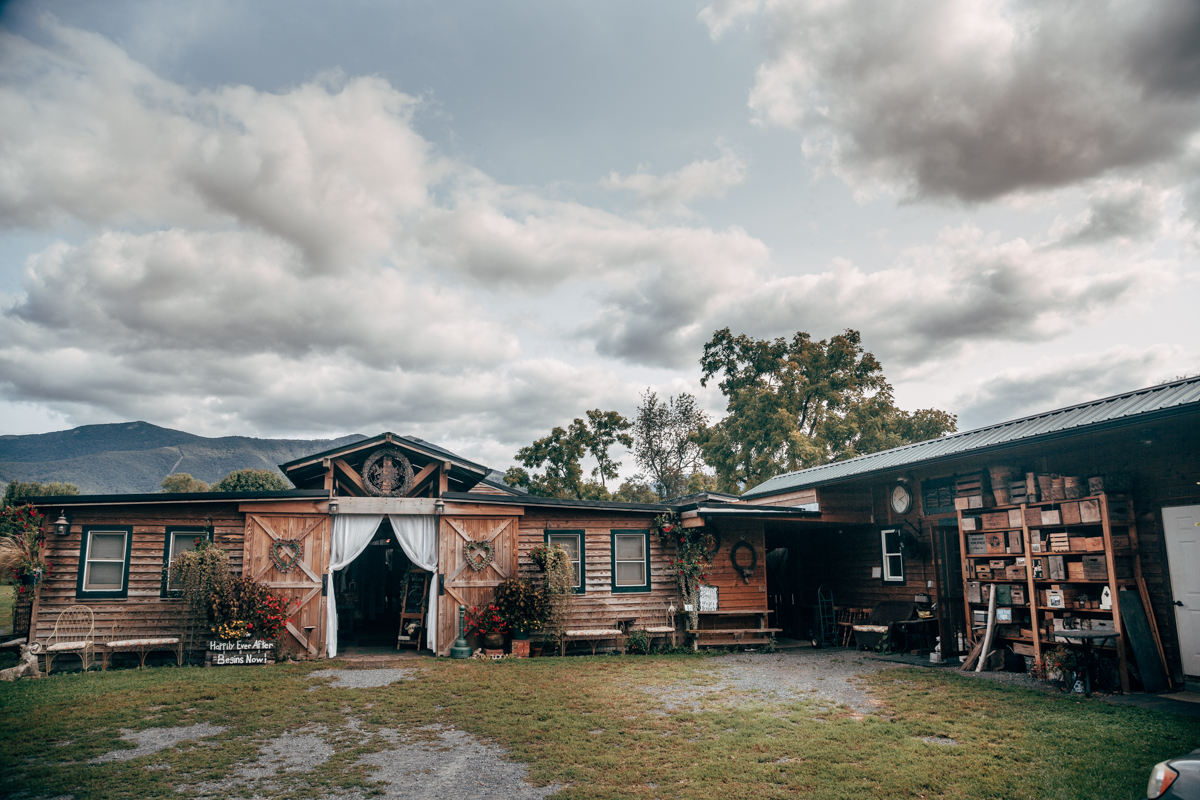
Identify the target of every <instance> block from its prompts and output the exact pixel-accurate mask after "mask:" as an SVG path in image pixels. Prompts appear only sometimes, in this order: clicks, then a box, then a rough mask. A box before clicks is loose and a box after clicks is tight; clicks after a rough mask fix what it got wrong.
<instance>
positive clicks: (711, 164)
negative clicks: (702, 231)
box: [601, 150, 746, 217]
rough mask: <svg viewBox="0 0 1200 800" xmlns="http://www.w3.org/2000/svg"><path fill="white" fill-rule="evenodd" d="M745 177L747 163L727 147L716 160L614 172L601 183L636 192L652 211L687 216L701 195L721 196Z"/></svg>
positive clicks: (613, 187) (610, 187)
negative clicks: (658, 170) (660, 170)
mask: <svg viewBox="0 0 1200 800" xmlns="http://www.w3.org/2000/svg"><path fill="white" fill-rule="evenodd" d="M745 179H746V164H745V163H744V162H743V161H742V160H741V159H740V158H738V157H737V155H735V154H734V153H733V152H731V151H729V150H726V151H725V152H723V153H722V154H721V157H720V158H718V159H716V160H711V159H709V160H704V161H693V162H692V163H690V164H688V165H687V166H685V167H682V168H681V169H679V170H676V171H675V172H672V173H669V174H667V175H661V176H659V175H652V174H650V173H648V172H644V171H642V170H641V169H638V171H637V172H635V173H633V174H632V175H625V176H622V175H620V174H618V173H616V172H613V173H611V174H610V175H609V176H608V177H607V178H605V179H604V180H603V181H601V185H602V186H604V187H606V188H609V189H625V190H628V191H631V192H634V193H635V194H637V196H638V200H639V201H640V202H641V203H642V204H643V206H644V207H645V208H646V209H647V210H649V211H650V212H652V213H653V214H672V215H675V216H681V217H686V216H690V215H691V214H692V210H691V209H689V208H688V203H690V202H692V201H693V200H696V199H698V198H701V197H721V196H722V195H724V194H725V192H726V190H728V189H729V188H730V187H733V186H737V185H738V184H739V183H741V182H742V181H744V180H745Z"/></svg>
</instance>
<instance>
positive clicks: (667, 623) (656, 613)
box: [634, 600, 678, 647]
mask: <svg viewBox="0 0 1200 800" xmlns="http://www.w3.org/2000/svg"><path fill="white" fill-rule="evenodd" d="M634 630H641V631H645V632H646V635H647V636H649V637H650V641H651V642H653V641H654V640H655V639H658V638H664V639H667V638H669V639H670V640H671V646H672V647H675V646H676V642H677V641H678V631H677V630H676V628H675V605H674V604H673V603H668V602H667V601H666V600H659V601H657V602H654V601H651V602H650V603H647V604H646V605H645V606H643V607H642V611H641V615H640V618H639V619H638V621H637V624H636V625H635V626H634Z"/></svg>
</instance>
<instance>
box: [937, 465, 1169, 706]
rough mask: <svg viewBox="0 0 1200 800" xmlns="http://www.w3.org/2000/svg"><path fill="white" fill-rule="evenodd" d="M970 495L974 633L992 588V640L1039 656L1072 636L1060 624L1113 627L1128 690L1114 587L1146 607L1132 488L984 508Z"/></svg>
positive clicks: (965, 565) (966, 558) (962, 514)
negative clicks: (1117, 492) (1134, 594)
mask: <svg viewBox="0 0 1200 800" xmlns="http://www.w3.org/2000/svg"><path fill="white" fill-rule="evenodd" d="M1010 485H1011V484H1010ZM1073 493H1074V492H1073ZM1057 494H1058V492H1053V493H1052V495H1051V496H1054V495H1057ZM976 502H977V505H976V506H975V507H971V508H965V509H964V508H961V507H960V508H959V510H958V528H959V536H960V540H961V547H962V553H963V558H962V572H963V583H964V587H965V591H964V593H963V598H964V603H965V610H966V615H967V621H968V627H969V628H970V629H971V630H972V634H973V635H974V634H976V633H977V632H979V631H980V630H981V629H982V628H983V627H985V626H986V624H987V608H988V601H989V598H990V596H991V594H992V593H993V592H994V593H995V594H996V605H997V627H996V630H995V638H996V639H997V642H998V644H999V645H1009V646H1011V647H1012V648H1013V650H1014V652H1016V653H1018V654H1022V655H1027V656H1032V657H1033V658H1035V659H1036V660H1037V661H1039V662H1040V661H1041V660H1042V656H1043V653H1044V652H1046V651H1048V650H1049V649H1050V648H1052V647H1054V646H1056V645H1057V644H1060V643H1066V642H1067V641H1068V640H1067V639H1066V637H1062V636H1060V635H1059V634H1058V633H1056V631H1059V632H1061V631H1062V630H1064V629H1076V628H1083V629H1092V630H1105V629H1107V630H1112V631H1113V632H1114V639H1113V641H1114V642H1115V645H1114V646H1115V650H1116V655H1117V659H1118V669H1119V672H1120V678H1121V687H1122V689H1123V690H1124V691H1128V690H1129V677H1128V664H1127V661H1126V646H1127V641H1126V638H1125V636H1124V635H1123V633H1122V631H1121V618H1120V614H1119V613H1118V611H1117V608H1118V597H1119V595H1118V592H1119V591H1120V590H1121V588H1127V589H1130V590H1133V591H1137V592H1138V594H1139V595H1140V596H1141V599H1142V603H1143V604H1144V606H1145V607H1146V608H1149V607H1150V602H1149V595H1148V592H1147V590H1146V585H1145V582H1144V581H1143V580H1142V579H1141V570H1140V564H1139V563H1138V560H1137V559H1138V555H1137V529H1136V526H1135V524H1134V515H1133V507H1132V503H1131V500H1130V498H1129V497H1128V496H1127V495H1111V494H1105V493H1103V492H1101V493H1099V494H1095V495H1092V496H1088V497H1082V498H1079V499H1075V500H1065V499H1050V500H1044V501H1042V502H1022V503H1017V504H1011V503H1010V504H1009V505H1006V506H1000V505H997V506H993V507H989V508H986V510H984V509H985V506H984V505H983V503H982V501H976ZM960 505H962V504H960ZM1106 588H1107V589H1108V597H1107V598H1104V589H1106ZM1152 619H1153V618H1152V617H1151V620H1152ZM1151 624H1153V622H1151ZM1155 639H1156V640H1157V639H1158V635H1157V631H1155ZM1160 647H1161V645H1160Z"/></svg>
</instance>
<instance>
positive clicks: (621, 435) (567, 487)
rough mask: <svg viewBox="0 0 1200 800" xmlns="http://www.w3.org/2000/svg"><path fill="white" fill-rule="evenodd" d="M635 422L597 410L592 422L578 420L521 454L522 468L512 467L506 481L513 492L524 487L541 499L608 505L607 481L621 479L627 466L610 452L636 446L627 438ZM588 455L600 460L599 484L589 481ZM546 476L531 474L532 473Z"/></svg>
mask: <svg viewBox="0 0 1200 800" xmlns="http://www.w3.org/2000/svg"><path fill="white" fill-rule="evenodd" d="M630 427H631V426H630V423H629V420H627V419H625V418H624V417H622V416H621V415H620V414H618V413H617V412H615V411H601V410H600V409H598V408H597V409H593V410H592V411H589V412H587V420H586V421H585V420H583V419H581V418H579V417H576V418H575V420H574V421H572V422H571V424H570V425H568V426H567V427H566V428H561V427H555V428H554V429H553V430H551V431H550V434H549V435H548V436H543V437H542V438H541V439H538V440H537V441H535V442H534V443H533V444H531V445H529V446H528V447H522V448H521V449H520V450H518V451H517V461H519V462H521V464H522V465H523V466H522V467H512V468H510V469H509V470H508V472H506V473H505V475H504V480H505V482H506V483H508V484H509V485H510V486H519V487H521V488H523V489H526V490H527V491H528V492H529V493H530V494H532V495H536V496H538V497H561V498H570V499H576V500H607V499H609V498H611V496H612V495H611V494H610V493H609V491H608V488H607V486H606V481H608V480H612V479H614V478H616V477H617V471H618V470H619V469H620V467H621V462H619V461H613V460H612V457H611V456H610V455H609V449H610V448H611V447H612V446H613V445H614V444H616V443H618V442H619V443H620V444H622V445H624V446H625V447H632V446H633V438H632V437H631V436H630V435H629V434H628V433H626V431H627V430H629V428H630ZM584 455H591V456H592V458H594V459H595V460H596V467H595V468H594V469H593V470H592V473H591V474H592V478H593V480H588V481H585V480H584V478H583V466H582V464H581V463H580V462H581V461H582V459H583V457H584ZM539 469H540V470H541V472H531V470H539Z"/></svg>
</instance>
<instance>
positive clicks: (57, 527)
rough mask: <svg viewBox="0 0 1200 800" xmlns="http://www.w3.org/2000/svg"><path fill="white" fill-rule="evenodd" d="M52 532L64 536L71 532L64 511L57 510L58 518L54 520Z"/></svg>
mask: <svg viewBox="0 0 1200 800" xmlns="http://www.w3.org/2000/svg"><path fill="white" fill-rule="evenodd" d="M54 532H55V533H57V534H58V535H59V536H66V535H67V534H68V533H70V532H71V521H70V520H69V519H67V512H66V511H59V512H58V519H56V520H54Z"/></svg>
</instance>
